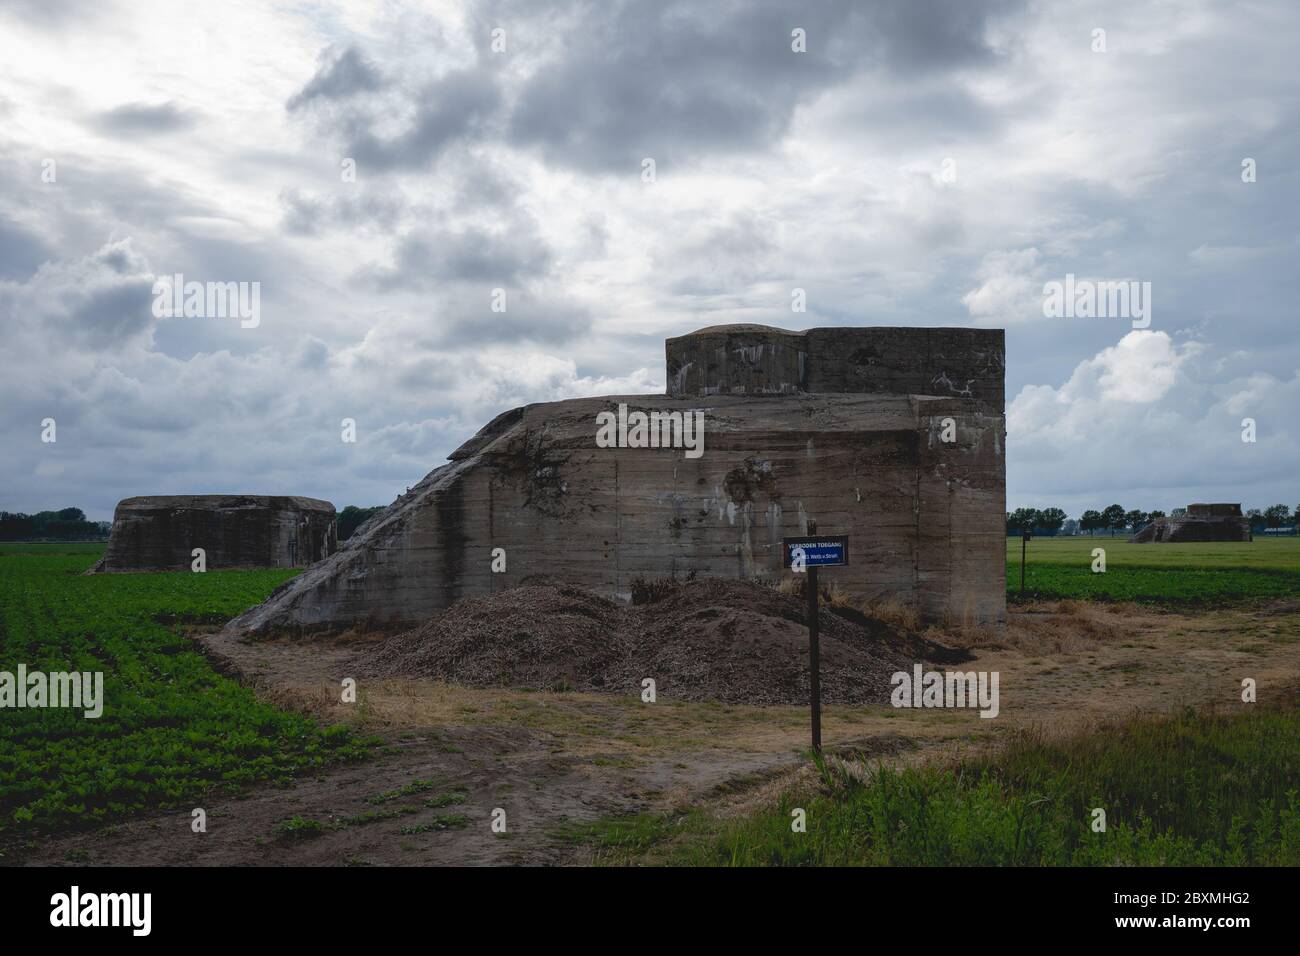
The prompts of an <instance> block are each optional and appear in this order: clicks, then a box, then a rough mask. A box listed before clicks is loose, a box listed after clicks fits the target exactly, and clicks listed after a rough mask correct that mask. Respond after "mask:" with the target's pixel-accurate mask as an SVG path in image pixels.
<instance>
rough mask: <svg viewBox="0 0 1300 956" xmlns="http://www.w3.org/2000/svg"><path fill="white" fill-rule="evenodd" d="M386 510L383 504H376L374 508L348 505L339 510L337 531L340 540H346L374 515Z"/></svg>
mask: <svg viewBox="0 0 1300 956" xmlns="http://www.w3.org/2000/svg"><path fill="white" fill-rule="evenodd" d="M383 510H384V506H383V505H375V507H373V508H358V507H357V506H356V505H348V506H347V507H346V508H344V509H343V510H342V511H340V512H339V518H338V526H337V529H336V530H337V533H338V537H339V540H340V541H346V540H347V539H348V538H350V537H352V533H353V532H354V531H356V530H357V528H359V527H361V525H363V524H364V523H365V522H367V521H369V520H370V518H372V517H373V516H374V515H377V514H379V512H381V511H383Z"/></svg>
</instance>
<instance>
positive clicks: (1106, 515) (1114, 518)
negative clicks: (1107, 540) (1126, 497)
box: [1101, 505, 1128, 537]
mask: <svg viewBox="0 0 1300 956" xmlns="http://www.w3.org/2000/svg"><path fill="white" fill-rule="evenodd" d="M1127 520H1128V517H1127V514H1126V512H1125V511H1124V507H1123V505H1111V506H1110V507H1109V508H1107V509H1106V510H1105V511H1103V512H1102V513H1101V526H1102V527H1103V528H1106V529H1107V530H1109V531H1110V533H1111V536H1112V537H1114V535H1115V532H1116V531H1123V530H1124V523H1125V522H1126V521H1127Z"/></svg>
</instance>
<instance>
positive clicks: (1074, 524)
mask: <svg viewBox="0 0 1300 956" xmlns="http://www.w3.org/2000/svg"><path fill="white" fill-rule="evenodd" d="M1061 532H1062V533H1063V534H1068V535H1076V534H1078V533H1079V522H1078V521H1076V520H1075V519H1074V518H1066V519H1065V524H1064V525H1062V526H1061Z"/></svg>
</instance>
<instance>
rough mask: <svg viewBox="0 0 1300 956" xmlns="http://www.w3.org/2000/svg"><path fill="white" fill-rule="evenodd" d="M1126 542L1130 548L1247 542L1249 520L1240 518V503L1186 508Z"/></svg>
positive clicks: (1153, 523)
mask: <svg viewBox="0 0 1300 956" xmlns="http://www.w3.org/2000/svg"><path fill="white" fill-rule="evenodd" d="M1128 540H1129V542H1130V543H1131V544H1160V543H1164V544H1185V543H1187V542H1192V541H1249V540H1251V536H1250V519H1249V518H1246V517H1244V516H1243V515H1242V513H1241V504H1240V503H1235V504H1228V503H1216V504H1195V505H1188V506H1187V509H1186V511H1185V513H1184V514H1181V515H1170V516H1169V517H1167V518H1156V519H1155V520H1154V521H1152V522H1151V523H1150V524H1149V525H1147V526H1146V527H1144V528H1143V529H1142V530H1141V531H1139V532H1138V533H1137V534H1135V535H1133V536H1132V537H1131V538H1129V539H1128Z"/></svg>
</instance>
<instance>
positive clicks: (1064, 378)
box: [0, 0, 1300, 519]
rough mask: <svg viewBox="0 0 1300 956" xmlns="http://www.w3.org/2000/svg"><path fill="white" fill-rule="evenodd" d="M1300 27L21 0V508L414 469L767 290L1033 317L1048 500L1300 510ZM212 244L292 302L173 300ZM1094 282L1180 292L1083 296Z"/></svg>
mask: <svg viewBox="0 0 1300 956" xmlns="http://www.w3.org/2000/svg"><path fill="white" fill-rule="evenodd" d="M796 29H801V30H803V31H804V34H805V35H806V52H795V51H794V50H792V44H794V42H795V41H794V40H793V39H792V31H794V30H796ZM1098 30H1104V36H1102V35H1099V34H1098V33H1097V32H1096V31H1098ZM494 31H496V32H494ZM494 37H495V42H494ZM1298 40H1300V7H1297V6H1296V5H1295V4H1292V3H1289V2H1283V0H1277V2H1274V3H1249V2H1247V3H1202V2H1168V3H1161V2H1152V3H1132V2H1112V3H1097V4H1088V3H1084V4H1080V3H1053V2H1043V3H1037V2H1015V0H1007V2H996V3H984V4H979V3H973V2H969V0H949V2H946V3H939V2H915V0H898V2H892V0H887V2H849V0H844V2H826V3H807V2H800V3H793V2H791V3H766V2H757V0H755V2H729V3H728V2H724V3H709V4H706V3H700V2H682V3H659V2H644V0H642V2H638V3H620V2H612V0H601V2H593V3H589V4H586V3H575V2H563V3H555V4H546V3H543V2H527V3H524V2H517V3H516V2H486V3H468V4H460V3H453V2H447V3H443V2H426V3H420V2H414V0H411V2H405V3H402V2H393V0H390V2H373V3H368V2H360V0H348V2H339V3H335V2H329V0H322V2H294V3H274V2H270V0H255V2H254V0H250V2H244V0H222V2H211V0H207V2H184V0H182V2H177V0H159V2H151V0H118V2H113V0H102V2H97V3H93V4H92V3H84V2H75V3H74V2H65V0H4V2H2V3H0V324H2V330H0V448H3V455H0V509H4V510H10V511H28V512H31V511H37V510H42V509H51V508H59V507H65V506H68V505H78V506H81V507H83V508H84V509H85V510H86V511H87V513H88V514H89V515H90V516H91V517H92V518H101V519H102V518H109V517H111V515H112V509H113V506H114V504H115V503H116V501H117V500H118V499H119V498H122V497H126V496H129V495H134V494H159V493H197V492H213V491H223V492H224V491H230V492H257V493H274V494H305V495H312V496H316V497H321V498H327V499H329V500H331V501H333V502H335V504H336V505H338V506H339V507H342V506H343V505H345V504H362V505H370V504H386V503H388V502H389V501H391V500H392V498H393V497H394V496H395V495H397V494H399V493H401V492H402V491H403V490H404V489H405V488H406V487H407V486H408V485H411V484H414V483H415V482H416V481H417V480H418V479H419V478H420V477H422V476H423V475H424V474H425V473H426V472H428V471H429V470H430V469H431V468H433V467H434V466H436V465H437V464H439V463H440V462H441V461H442V460H443V458H444V457H445V456H446V454H447V453H448V452H449V451H451V450H452V449H454V448H455V447H456V446H457V445H458V444H460V443H461V442H462V441H463V440H464V439H465V438H467V437H468V436H469V435H471V434H472V433H473V432H474V431H475V430H476V429H477V428H478V427H479V426H480V425H481V424H483V423H484V422H486V421H487V420H488V419H489V418H490V417H491V416H492V415H494V414H496V413H498V412H500V411H502V410H504V409H506V408H509V407H512V406H515V405H519V404H523V403H526V402H534V401H545V400H551V399H559V398H567V397H573V396H580V395H596V394H605V393H616V392H623V393H638V392H658V391H662V389H663V386H664V371H663V338H664V337H665V336H667V335H676V334H681V333H683V332H686V331H690V330H692V329H695V328H699V327H702V326H706V325H713V324H719V323H724V322H742V321H743V322H761V323H765V324H770V325H778V326H783V327H786V328H808V327H813V326H827V325H950V326H983V327H990V326H993V327H1004V328H1005V329H1006V330H1007V402H1008V429H1009V438H1008V464H1007V469H1008V492H1007V499H1008V506H1009V507H1016V506H1020V505H1025V506H1037V507H1046V506H1050V505H1059V506H1061V507H1064V508H1065V509H1066V510H1067V511H1069V512H1070V513H1071V514H1072V515H1076V516H1077V514H1078V513H1079V511H1080V510H1081V509H1082V508H1085V507H1095V506H1104V505H1106V504H1109V503H1111V502H1112V501H1118V502H1120V503H1121V504H1123V505H1125V506H1126V507H1130V508H1131V507H1140V508H1146V509H1150V508H1156V507H1161V508H1164V509H1165V510H1168V509H1169V508H1172V507H1175V506H1179V505H1183V504H1186V503H1187V502H1189V501H1196V500H1216V501H1223V500H1227V501H1238V500H1240V501H1243V502H1245V503H1246V504H1247V505H1248V506H1252V505H1259V506H1262V505H1267V504H1271V503H1274V502H1279V501H1281V502H1285V503H1287V504H1289V505H1292V506H1294V505H1295V504H1296V503H1297V501H1300V483H1298V482H1297V479H1296V476H1297V474H1298V473H1300V424H1297V421H1296V416H1297V414H1298V413H1300V337H1298V336H1297V334H1296V329H1297V314H1296V308H1295V303H1296V301H1297V292H1300V288H1298V287H1300V276H1298V273H1300V270H1297V268H1296V264H1297V253H1298V252H1300V236H1298V230H1300V215H1298V214H1300V206H1298V205H1297V200H1298V199H1300V121H1298V120H1300V115H1298V114H1300V103H1298V101H1297V93H1298V91H1300V80H1297V77H1298V76H1300V71H1297V69H1296V66H1295V48H1296V45H1297V41H1298ZM1100 41H1104V50H1102V49H1098V47H1099V46H1101V45H1102V43H1101V42H1100ZM646 158H651V159H653V160H654V171H655V178H654V181H653V182H646V181H645V177H644V176H643V168H644V165H643V161H644V160H645V159H646ZM1247 159H1250V160H1253V161H1254V164H1253V165H1254V169H1255V181H1254V182H1244V181H1243V161H1244V160H1247ZM348 160H351V161H352V163H353V164H355V177H354V179H355V181H351V180H352V178H353V177H351V176H349V175H348V172H349V169H350V168H351V165H350V164H349V163H348V162H347V161H348ZM176 273H180V274H183V275H184V276H185V278H186V279H187V280H199V281H221V282H228V281H233V282H250V283H251V282H258V283H260V295H261V303H260V305H261V311H260V322H259V324H258V325H257V326H256V327H253V328H244V327H242V324H241V322H240V321H239V319H238V318H237V317H232V318H219V317H207V318H203V317H189V318H187V317H184V316H176V317H167V316H161V317H160V316H157V315H155V314H154V311H155V310H154V309H153V308H152V306H153V303H154V296H153V294H152V290H153V289H154V283H155V281H156V279H157V277H159V276H170V275H173V274H176ZM1067 274H1073V275H1075V276H1076V277H1077V278H1079V279H1080V280H1087V281H1112V280H1113V281H1119V280H1124V281H1136V282H1149V283H1151V316H1150V324H1149V326H1148V327H1147V328H1145V329H1142V330H1135V329H1134V328H1133V322H1132V321H1131V320H1130V319H1129V318H1125V317H1113V316H1112V317H1097V318H1083V317H1074V318H1048V317H1045V316H1044V310H1043V301H1044V295H1043V287H1044V284H1045V283H1047V282H1051V281H1053V280H1057V281H1063V280H1064V278H1065V276H1066V275H1067ZM794 288H802V289H804V290H806V294H807V311H806V312H804V313H793V312H792V311H791V290H792V289H794ZM494 289H504V290H505V295H506V311H505V312H504V313H501V312H493V311H492V309H491V302H492V295H493V290H494ZM1247 417H1249V418H1253V419H1254V420H1255V422H1256V429H1257V441H1255V442H1254V443H1246V442H1243V441H1242V437H1241V436H1242V424H1241V423H1242V419H1243V418H1247ZM47 418H53V419H54V420H55V421H56V423H57V426H56V427H57V441H55V442H54V443H47V442H42V440H41V435H42V426H41V423H42V421H43V420H44V419H47ZM344 418H353V419H355V420H356V422H357V441H356V443H355V444H347V443H344V442H342V441H341V440H340V422H341V420H342V419H344Z"/></svg>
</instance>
